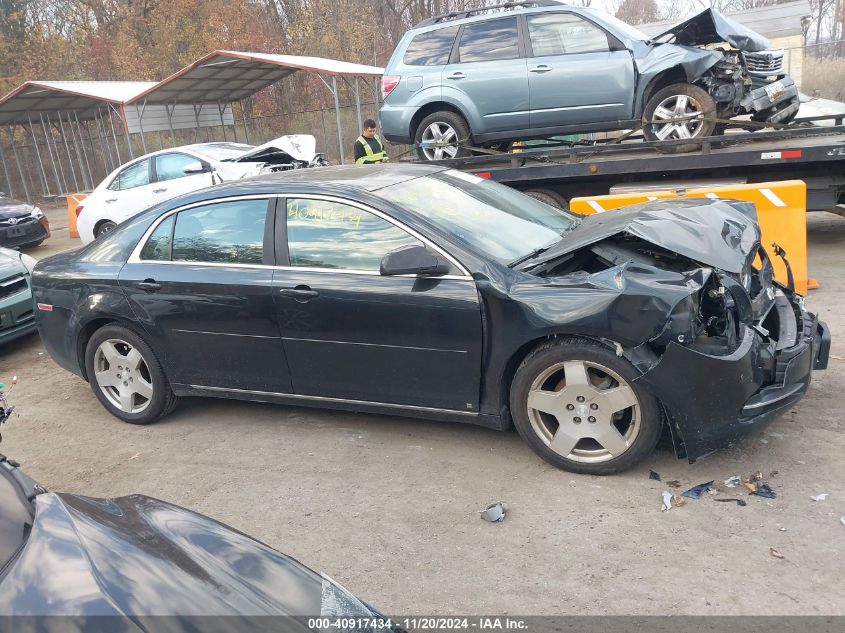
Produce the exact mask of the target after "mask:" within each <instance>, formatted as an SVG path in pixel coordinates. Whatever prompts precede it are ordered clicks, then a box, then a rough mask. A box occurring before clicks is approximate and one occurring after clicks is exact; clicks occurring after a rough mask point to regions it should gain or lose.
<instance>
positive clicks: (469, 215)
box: [377, 170, 575, 263]
mask: <svg viewBox="0 0 845 633" xmlns="http://www.w3.org/2000/svg"><path fill="white" fill-rule="evenodd" d="M377 193H378V195H380V196H382V197H383V198H385V199H387V200H390V201H391V202H395V203H397V204H399V205H401V206H403V207H406V208H408V209H411V210H412V211H415V212H416V213H418V214H420V215H421V216H423V217H425V218H426V219H428V220H429V221H431V222H432V223H433V224H435V225H437V226H438V227H439V228H441V229H443V230H444V231H447V232H448V233H449V234H451V235H453V236H454V237H455V238H457V239H458V240H460V241H461V242H463V243H464V244H467V245H468V246H470V247H472V248H474V249H475V250H477V251H480V252H482V253H485V254H487V255H489V256H490V257H492V258H494V259H496V260H498V261H500V262H502V263H509V262H511V261H513V260H515V259H518V258H520V257H523V256H525V255H527V254H528V253H531V252H533V251H535V250H537V249H539V248H543V247H546V246H549V245H551V244H553V243H555V242H557V241H559V240H560V239H561V234H562V233H565V232H566V231H567V230H569V228H570V227H572V225H573V224H575V219H574V218H573V217H572V216H570V215H568V214H566V213H564V212H563V211H561V210H560V209H556V208H555V207H552V206H549V205H547V204H544V203H542V202H540V201H539V200H535V199H534V198H531V197H529V196H526V195H525V194H523V193H520V192H519V191H516V190H515V189H511V188H510V187H506V186H505V185H500V184H499V183H496V182H491V181H489V180H485V179H483V178H479V177H478V176H473V175H470V174H465V173H463V172H459V171H453V170H450V171H444V172H440V173H437V174H434V175H432V176H424V177H421V178H415V179H414V180H408V181H405V182H401V183H398V184H395V185H390V186H389V187H384V188H383V189H380V190H379V191H378V192H377Z"/></svg>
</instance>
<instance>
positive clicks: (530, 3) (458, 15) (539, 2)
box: [411, 0, 565, 29]
mask: <svg viewBox="0 0 845 633" xmlns="http://www.w3.org/2000/svg"><path fill="white" fill-rule="evenodd" d="M560 6H565V5H564V3H562V2H559V0H517V1H515V2H503V3H502V4H491V5H489V6H486V7H478V8H476V9H467V10H465V11H452V12H451V13H444V14H443V15H435V16H434V17H431V18H428V19H426V20H423V21H422V22H418V23H417V24H415V25H414V26H413V27H411V28H414V29H416V28H419V27H421V26H431V25H432V24H438V23H440V22H447V21H449V20H462V19H464V18H468V17H470V16H472V15H477V14H480V13H482V12H483V11H491V10H495V9H501V10H503V11H506V10H508V9H523V8H534V7H560Z"/></svg>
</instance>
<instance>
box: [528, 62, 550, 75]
mask: <svg viewBox="0 0 845 633" xmlns="http://www.w3.org/2000/svg"><path fill="white" fill-rule="evenodd" d="M550 70H551V68H549V67H548V66H546V65H545V64H540V65H539V66H535V67H534V68H532V69H530V70H529V71H528V72H530V73H547V72H549V71H550Z"/></svg>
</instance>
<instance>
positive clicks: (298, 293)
mask: <svg viewBox="0 0 845 633" xmlns="http://www.w3.org/2000/svg"><path fill="white" fill-rule="evenodd" d="M279 294H280V295H282V296H283V297H291V298H292V299H294V300H295V301H298V302H299V303H307V302H308V301H310V300H311V299H314V298H315V297H318V296H319V295H320V293H319V292H317V291H316V290H311V288H310V287H309V286H296V287H295V288H279Z"/></svg>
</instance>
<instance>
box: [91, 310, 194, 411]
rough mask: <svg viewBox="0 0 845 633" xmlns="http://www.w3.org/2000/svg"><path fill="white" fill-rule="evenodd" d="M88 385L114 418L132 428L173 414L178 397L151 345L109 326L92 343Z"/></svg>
mask: <svg viewBox="0 0 845 633" xmlns="http://www.w3.org/2000/svg"><path fill="white" fill-rule="evenodd" d="M85 366H86V369H87V374H88V382H89V383H90V384H91V389H92V390H93V391H94V395H95V396H97V399H98V400H99V401H100V403H101V404H102V405H103V406H104V407H105V408H106V409H108V411H109V413H111V414H112V415H113V416H115V417H117V418H120V419H121V420H123V421H124V422H129V423H131V424H149V423H151V422H155V421H156V420H157V419H158V418H160V417H162V416H163V415H166V414H167V413H169V412H170V411H171V410H172V409H173V408H174V407H175V406H176V402H177V397H176V396H175V395H174V394H173V392H172V391H171V389H170V385H169V384H168V382H167V379H166V377H165V375H164V372H163V371H162V368H161V364H160V363H159V361H158V359H157V358H156V356H155V354H154V353H153V351H152V349H150V347H149V345H147V343H146V342H145V341H144V340H143V339H142V338H141V337H140V336H139V335H138V334H137V333H136V332H135V331H133V330H130V329H129V328H126V327H123V326H120V325H107V326H105V327H102V328H100V329H99V330H97V331H96V332H95V333H94V335H93V336H92V337H91V339H90V340H89V341H88V346H87V348H86V352H85Z"/></svg>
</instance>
